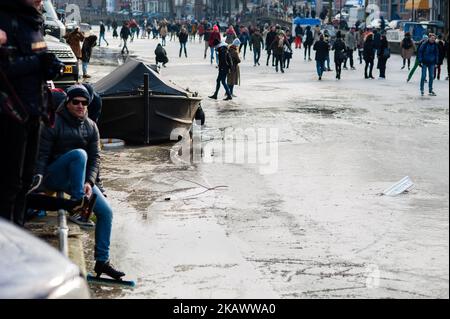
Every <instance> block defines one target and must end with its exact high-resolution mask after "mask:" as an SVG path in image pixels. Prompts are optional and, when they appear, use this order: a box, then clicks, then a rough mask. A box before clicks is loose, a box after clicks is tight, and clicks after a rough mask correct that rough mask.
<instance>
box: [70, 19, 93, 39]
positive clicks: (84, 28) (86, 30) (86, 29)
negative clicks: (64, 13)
mask: <svg viewBox="0 0 450 319" xmlns="http://www.w3.org/2000/svg"><path fill="white" fill-rule="evenodd" d="M77 27H78V28H80V32H81V33H83V35H84V36H85V37H88V36H90V35H91V32H92V27H91V25H90V24H88V23H83V22H82V23H77V22H69V23H66V33H69V32H72V31H74V30H75V28H77Z"/></svg>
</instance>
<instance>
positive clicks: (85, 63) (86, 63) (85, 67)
mask: <svg viewBox="0 0 450 319" xmlns="http://www.w3.org/2000/svg"><path fill="white" fill-rule="evenodd" d="M81 65H82V67H83V75H86V74H87V68H88V65H89V62H81Z"/></svg>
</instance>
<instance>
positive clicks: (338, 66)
mask: <svg viewBox="0 0 450 319" xmlns="http://www.w3.org/2000/svg"><path fill="white" fill-rule="evenodd" d="M334 65H335V67H336V78H338V79H340V78H341V72H342V61H341V60H334Z"/></svg>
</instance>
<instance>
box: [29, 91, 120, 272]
mask: <svg viewBox="0 0 450 319" xmlns="http://www.w3.org/2000/svg"><path fill="white" fill-rule="evenodd" d="M66 93H67V100H66V101H65V102H64V104H62V105H61V106H60V107H59V108H58V110H57V114H56V120H55V126H54V127H53V128H44V129H43V131H42V134H41V145H40V151H39V159H38V163H37V168H36V170H37V171H36V173H37V174H40V175H43V182H42V184H43V187H44V188H45V189H48V190H53V191H64V192H66V193H68V194H70V196H71V199H73V200H79V199H80V198H83V197H85V196H87V197H91V194H95V195H96V196H97V200H96V202H95V205H94V209H93V211H94V213H95V215H96V217H97V223H96V225H95V232H96V234H95V251H94V253H95V255H94V257H95V260H96V264H95V272H96V273H97V275H101V274H102V273H105V274H107V275H108V276H111V277H113V278H115V279H119V278H120V277H123V276H124V275H125V274H124V273H123V272H121V271H118V270H116V269H114V268H113V266H112V265H111V264H110V263H109V246H110V239H111V229H112V215H113V211H112V207H111V206H110V205H109V203H108V201H107V200H106V198H105V197H104V196H103V195H102V193H101V191H100V189H99V188H98V187H97V186H95V180H96V177H97V174H98V168H99V163H100V149H99V132H98V128H97V125H96V124H95V122H93V121H92V120H91V119H89V118H88V105H89V103H90V102H91V101H90V99H91V96H90V94H89V92H88V91H87V89H86V88H85V87H84V86H82V85H73V86H71V87H69V88H68V89H67V92H66ZM80 217H82V216H80ZM70 220H71V221H74V222H75V223H79V224H80V225H82V224H83V225H87V224H89V221H86V223H87V224H84V223H85V221H83V220H80V219H79V218H78V217H77V216H71V217H70Z"/></svg>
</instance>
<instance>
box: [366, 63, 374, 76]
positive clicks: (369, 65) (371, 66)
mask: <svg viewBox="0 0 450 319" xmlns="http://www.w3.org/2000/svg"><path fill="white" fill-rule="evenodd" d="M367 71H369V73H367ZM372 71H373V60H366V67H365V68H364V76H365V78H368V77H373V75H372Z"/></svg>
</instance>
